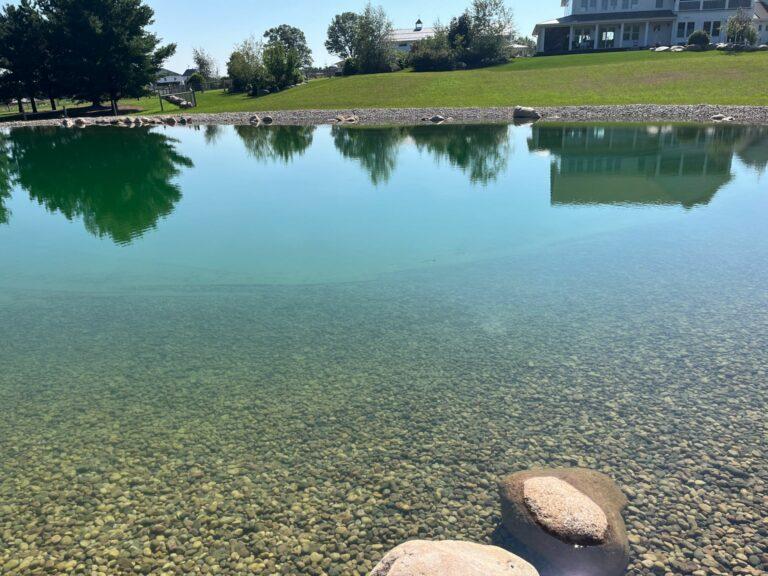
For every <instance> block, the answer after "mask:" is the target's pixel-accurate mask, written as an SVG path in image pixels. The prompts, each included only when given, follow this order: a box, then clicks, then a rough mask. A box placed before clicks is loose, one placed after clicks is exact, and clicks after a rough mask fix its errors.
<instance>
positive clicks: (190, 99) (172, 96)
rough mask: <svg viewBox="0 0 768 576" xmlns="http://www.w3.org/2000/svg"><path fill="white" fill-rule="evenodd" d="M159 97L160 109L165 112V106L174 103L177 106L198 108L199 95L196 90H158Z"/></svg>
mask: <svg viewBox="0 0 768 576" xmlns="http://www.w3.org/2000/svg"><path fill="white" fill-rule="evenodd" d="M157 97H158V98H159V99H160V111H161V112H165V106H167V105H169V104H170V105H172V106H176V108H182V109H186V108H196V107H197V96H196V95H195V91H194V90H188V91H186V92H173V93H166V94H163V93H161V92H159V91H158V93H157Z"/></svg>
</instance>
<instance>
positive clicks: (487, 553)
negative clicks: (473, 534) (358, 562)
mask: <svg viewBox="0 0 768 576" xmlns="http://www.w3.org/2000/svg"><path fill="white" fill-rule="evenodd" d="M370 576H539V573H538V572H537V571H536V569H535V568H534V567H533V566H531V565H530V564H529V563H528V562H526V561H525V560H523V559H522V558H518V557H517V556H515V555H514V554H511V553H510V552H507V551H506V550H503V549H501V548H497V547H496V546H483V545H482V544H474V543H472V542H459V541H453V540H446V541H442V542H429V541H426V540H413V541H411V542H406V543H405V544H401V545H400V546H398V547H397V548H394V549H393V550H391V551H390V552H389V553H388V554H387V555H386V556H385V557H384V558H383V559H382V560H381V562H379V563H378V565H377V566H376V567H375V568H374V569H373V572H371V574H370Z"/></svg>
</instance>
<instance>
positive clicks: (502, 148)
mask: <svg viewBox="0 0 768 576" xmlns="http://www.w3.org/2000/svg"><path fill="white" fill-rule="evenodd" d="M767 166H768V131H766V130H764V129H759V128H739V127H733V126H726V127H691V126H682V127H668V126H631V127H627V126H624V127H621V126H593V125H585V126H561V125H535V126H533V127H531V126H528V127H508V126H496V125H492V126H469V127H462V126H438V127H432V126H428V127H416V128H390V129H370V128H359V127H353V128H338V127H334V128H330V127H318V128H295V127H294V128H281V127H273V128H252V127H206V128H195V129H192V128H172V129H171V128H163V129H157V128H153V129H141V128H139V129H118V128H92V129H91V128H89V129H86V130H63V129H48V130H41V129H38V130H31V129H18V130H12V131H5V132H0V222H2V224H0V270H2V274H0V324H1V325H2V326H3V336H4V337H3V338H2V342H1V343H0V365H1V366H2V371H0V471H1V472H2V473H1V474H0V573H3V574H5V573H8V574H28V573H30V574H31V573H40V574H59V573H87V574H91V573H100V572H101V573H105V574H133V573H152V574H166V573H168V574H173V573H183V574H188V573H214V574H216V573H218V574H318V575H319V574H328V575H339V574H366V573H367V572H368V571H369V570H370V569H371V568H372V567H373V565H374V564H375V563H376V562H377V561H378V559H379V558H380V557H381V556H382V555H383V553H384V552H385V551H386V550H387V549H388V548H390V547H392V546H394V545H396V544H398V543H400V542H402V541H403V540H405V539H407V538H411V537H424V538H462V539H470V540H475V541H480V542H491V541H493V540H494V538H495V536H494V531H495V530H496V528H497V526H498V523H499V505H498V500H497V496H496V488H495V482H496V481H497V480H498V478H499V477H500V476H502V475H504V474H507V473H511V472H515V471H517V470H521V469H526V468H529V467H532V466H545V465H546V466H568V465H583V466H589V467H592V468H596V469H599V470H602V471H605V472H607V473H609V474H611V475H612V476H613V477H614V478H615V479H616V480H617V481H618V482H619V484H620V485H621V486H622V487H623V488H624V489H625V490H626V492H627V493H628V495H629V496H630V500H631V505H630V506H631V507H630V508H629V510H628V511H627V524H628V529H629V533H630V536H631V542H632V552H633V559H632V564H631V566H630V573H636V574H645V573H648V574H650V573H652V572H651V570H652V568H648V567H645V566H644V565H643V564H642V561H643V560H647V559H649V558H654V561H658V562H659V563H660V564H661V565H662V567H661V568H659V567H657V568H656V569H660V570H663V569H666V570H667V571H669V572H673V573H682V574H687V573H692V572H694V571H695V570H698V569H703V570H706V571H708V572H711V573H717V572H720V573H724V574H730V573H734V572H735V571H742V572H743V573H747V574H749V573H750V572H749V571H752V572H751V573H754V574H759V573H763V572H761V571H765V570H768V548H767V545H766V542H768V534H766V532H765V530H766V528H765V524H764V522H763V521H762V519H764V518H765V517H766V516H767V515H768V503H766V501H765V498H764V494H765V483H766V482H767V481H768V465H767V464H766V459H765V457H764V444H765V440H766V438H768V436H767V435H768V426H766V418H765V410H766V408H767V407H768V404H767V402H766V401H767V400H768V392H767V387H766V373H767V371H768V355H766V354H765V350H766V347H767V346H768V289H767V288H766V286H768V270H767V269H766V266H765V262H766V261H767V260H766V257H767V256H768V233H767V228H766V216H767V215H768V196H767V191H768V187H767V184H768V175H767V174H766V167H767ZM725 534H727V538H724V535H725Z"/></svg>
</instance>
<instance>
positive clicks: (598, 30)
mask: <svg viewBox="0 0 768 576" xmlns="http://www.w3.org/2000/svg"><path fill="white" fill-rule="evenodd" d="M562 4H563V6H564V7H565V8H566V10H567V14H566V15H565V16H563V17H562V18H555V19H553V20H548V21H546V22H542V23H540V24H537V25H536V28H535V29H534V31H533V35H534V36H536V37H537V39H538V44H537V47H536V51H537V52H538V53H539V54H567V53H569V52H586V51H597V50H622V49H638V48H648V47H652V46H672V45H675V44H686V43H687V42H688V37H689V36H690V35H691V34H693V32H694V31H696V30H704V31H706V32H707V33H708V34H709V35H710V37H711V38H712V41H713V42H725V41H726V32H725V28H726V23H727V22H728V19H729V18H730V17H731V16H733V15H734V14H735V13H736V11H737V10H738V9H740V8H741V9H743V10H746V11H748V12H750V13H751V14H752V15H753V19H754V22H755V28H756V29H757V31H758V34H759V38H760V42H761V43H765V42H768V0H574V1H573V2H570V1H569V0H563V2H562Z"/></svg>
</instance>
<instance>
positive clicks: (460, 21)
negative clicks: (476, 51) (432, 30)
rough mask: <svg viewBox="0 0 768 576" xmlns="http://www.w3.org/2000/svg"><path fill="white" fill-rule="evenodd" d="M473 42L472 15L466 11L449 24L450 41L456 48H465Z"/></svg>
mask: <svg viewBox="0 0 768 576" xmlns="http://www.w3.org/2000/svg"><path fill="white" fill-rule="evenodd" d="M471 42H472V17H471V16H470V15H469V12H467V11H465V12H464V13H463V14H462V15H461V16H459V17H458V18H453V19H452V20H451V23H450V24H449V25H448V43H449V44H450V45H451V47H452V48H453V49H455V50H463V49H466V48H468V47H469V45H470V44H471Z"/></svg>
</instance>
